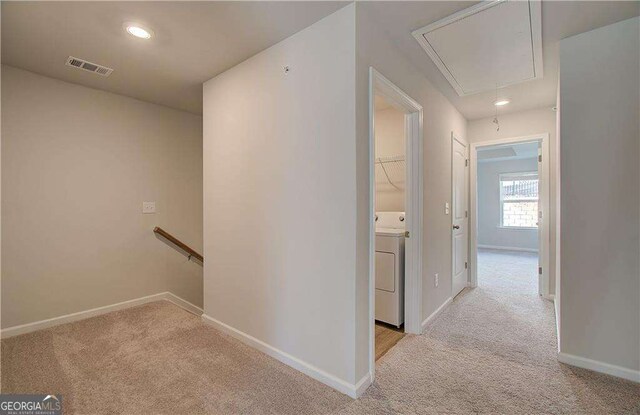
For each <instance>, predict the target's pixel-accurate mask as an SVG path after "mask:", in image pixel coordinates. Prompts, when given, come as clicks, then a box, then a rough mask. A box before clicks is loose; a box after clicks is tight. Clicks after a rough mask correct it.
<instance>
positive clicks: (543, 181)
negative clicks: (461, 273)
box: [470, 134, 549, 298]
mask: <svg viewBox="0 0 640 415" xmlns="http://www.w3.org/2000/svg"><path fill="white" fill-rule="evenodd" d="M470 198H471V204H472V206H471V212H472V214H471V218H470V219H471V226H470V231H471V232H470V236H471V243H470V247H471V256H470V259H471V276H470V283H471V284H470V285H472V286H478V285H485V286H486V285H491V286H493V287H494V288H497V289H502V288H504V289H517V290H519V291H521V292H522V293H528V292H530V293H532V294H535V293H537V294H539V295H540V296H543V297H545V298H548V296H549V277H548V275H549V270H548V263H549V240H548V238H549V236H548V235H549V221H548V216H549V214H548V212H549V174H548V134H541V135H536V136H528V137H517V138H511V139H504V140H496V141H491V142H483V143H475V144H472V146H471V192H470ZM498 276H499V278H498Z"/></svg>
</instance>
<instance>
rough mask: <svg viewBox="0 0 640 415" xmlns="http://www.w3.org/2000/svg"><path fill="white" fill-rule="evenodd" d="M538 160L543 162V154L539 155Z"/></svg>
mask: <svg viewBox="0 0 640 415" xmlns="http://www.w3.org/2000/svg"><path fill="white" fill-rule="evenodd" d="M538 161H539V162H540V163H542V154H540V155H538Z"/></svg>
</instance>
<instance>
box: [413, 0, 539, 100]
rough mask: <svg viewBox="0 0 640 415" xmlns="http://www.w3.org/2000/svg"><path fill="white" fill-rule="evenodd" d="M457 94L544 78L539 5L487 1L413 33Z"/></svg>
mask: <svg viewBox="0 0 640 415" xmlns="http://www.w3.org/2000/svg"><path fill="white" fill-rule="evenodd" d="M412 34H413V37H415V39H416V40H417V41H418V43H420V45H421V46H422V48H423V49H424V50H425V51H426V52H427V54H428V55H429V57H430V58H431V59H432V60H433V62H434V63H435V64H436V66H437V67H438V69H440V71H441V72H442V74H443V75H444V76H445V77H446V78H447V80H448V81H449V83H450V84H451V86H452V87H453V88H454V89H455V90H456V92H457V93H458V95H459V96H465V95H472V94H477V93H480V92H485V91H491V90H495V89H496V87H497V88H501V87H504V86H508V85H513V84H517V83H520V82H524V81H530V80H534V79H541V78H542V20H541V5H540V1H533V0H529V1H508V0H497V1H486V2H481V3H479V4H477V5H475V6H472V7H470V8H468V9H464V10H462V11H460V12H458V13H455V14H453V15H451V16H449V17H446V18H444V19H442V20H439V21H437V22H435V23H432V24H430V25H427V26H425V27H423V28H421V29H417V30H415V31H413V33H412Z"/></svg>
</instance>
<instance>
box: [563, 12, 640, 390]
mask: <svg viewBox="0 0 640 415" xmlns="http://www.w3.org/2000/svg"><path fill="white" fill-rule="evenodd" d="M639 51H640V18H637V17H636V18H633V19H629V20H625V21H622V22H619V23H616V24H613V25H610V26H605V27H602V28H600V29H596V30H593V31H590V32H586V33H583V34H580V35H577V36H573V37H570V38H567V39H564V40H562V41H561V42H560V65H561V66H560V103H561V104H560V106H561V111H562V112H561V114H560V116H561V125H560V128H561V136H562V141H561V154H562V160H561V169H562V172H561V174H562V200H561V202H562V206H561V208H562V211H561V213H562V222H561V226H562V228H561V233H562V240H561V245H562V246H561V252H562V257H561V275H562V279H561V281H560V283H561V291H560V294H561V297H562V298H561V300H562V301H561V303H560V307H561V314H560V318H561V324H560V328H561V338H562V343H561V350H560V352H561V355H562V354H566V355H570V356H576V357H577V358H579V359H582V361H584V359H588V360H589V361H591V362H596V366H597V368H598V369H599V370H602V368H606V367H608V366H607V365H613V367H614V369H615V374H617V375H620V374H624V373H628V374H635V375H634V376H635V377H636V380H638V379H640V372H639V370H640V296H639V293H640V262H639V253H640V214H639V213H640V189H639V185H638V183H639V179H640V168H639V167H638V166H639V163H638V159H639V157H640V126H639V123H638V114H639V113H640V96H639V95H640V94H639V93H638V91H640V56H639ZM609 367H610V366H609Z"/></svg>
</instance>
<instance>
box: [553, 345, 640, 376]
mask: <svg viewBox="0 0 640 415" xmlns="http://www.w3.org/2000/svg"><path fill="white" fill-rule="evenodd" d="M558 361H559V362H560V363H565V364H567V365H571V366H576V367H580V368H582V369H589V370H593V371H594V372H599V373H604V374H606V375H611V376H615V377H618V378H622V379H626V380H630V381H632V382H638V383H640V370H633V369H628V368H626V367H622V366H616V365H611V364H609V363H604V362H599V361H597V360H592V359H587V358H586V357H580V356H574V355H572V354H569V353H562V352H560V353H558Z"/></svg>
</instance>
